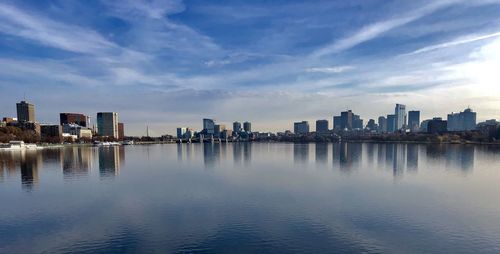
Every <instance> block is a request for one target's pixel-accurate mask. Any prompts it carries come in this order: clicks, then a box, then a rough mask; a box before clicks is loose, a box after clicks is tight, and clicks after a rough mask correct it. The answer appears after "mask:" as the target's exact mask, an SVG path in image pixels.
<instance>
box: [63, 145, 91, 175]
mask: <svg viewBox="0 0 500 254" xmlns="http://www.w3.org/2000/svg"><path fill="white" fill-rule="evenodd" d="M92 155H93V153H92V148H90V147H68V148H65V149H61V153H60V156H61V168H62V170H63V175H64V177H65V178H66V177H68V178H73V177H80V176H86V175H88V172H89V171H90V170H91V169H92Z"/></svg>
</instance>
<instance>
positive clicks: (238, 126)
mask: <svg viewBox="0 0 500 254" xmlns="http://www.w3.org/2000/svg"><path fill="white" fill-rule="evenodd" d="M233 131H234V132H236V133H238V132H241V123H240V122H238V121H236V122H234V123H233Z"/></svg>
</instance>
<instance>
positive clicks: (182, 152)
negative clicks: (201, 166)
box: [177, 143, 194, 162]
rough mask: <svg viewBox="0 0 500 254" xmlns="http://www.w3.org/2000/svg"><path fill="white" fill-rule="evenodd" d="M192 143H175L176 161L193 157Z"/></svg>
mask: <svg viewBox="0 0 500 254" xmlns="http://www.w3.org/2000/svg"><path fill="white" fill-rule="evenodd" d="M193 146H194V145H193V144H190V143H177V161H179V162H182V161H186V162H189V161H191V160H192V157H193Z"/></svg>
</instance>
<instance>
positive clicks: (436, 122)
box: [427, 117, 447, 134]
mask: <svg viewBox="0 0 500 254" xmlns="http://www.w3.org/2000/svg"><path fill="white" fill-rule="evenodd" d="M446 130H447V122H446V121H444V120H443V119H442V118H441V117H435V118H433V119H432V120H430V121H429V122H428V123H427V132H428V133H431V134H437V133H443V132H446Z"/></svg>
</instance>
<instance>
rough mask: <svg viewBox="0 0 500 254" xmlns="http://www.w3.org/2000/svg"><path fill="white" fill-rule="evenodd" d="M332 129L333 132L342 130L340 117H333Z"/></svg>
mask: <svg viewBox="0 0 500 254" xmlns="http://www.w3.org/2000/svg"><path fill="white" fill-rule="evenodd" d="M333 129H334V130H340V129H342V117H340V116H334V117H333Z"/></svg>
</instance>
